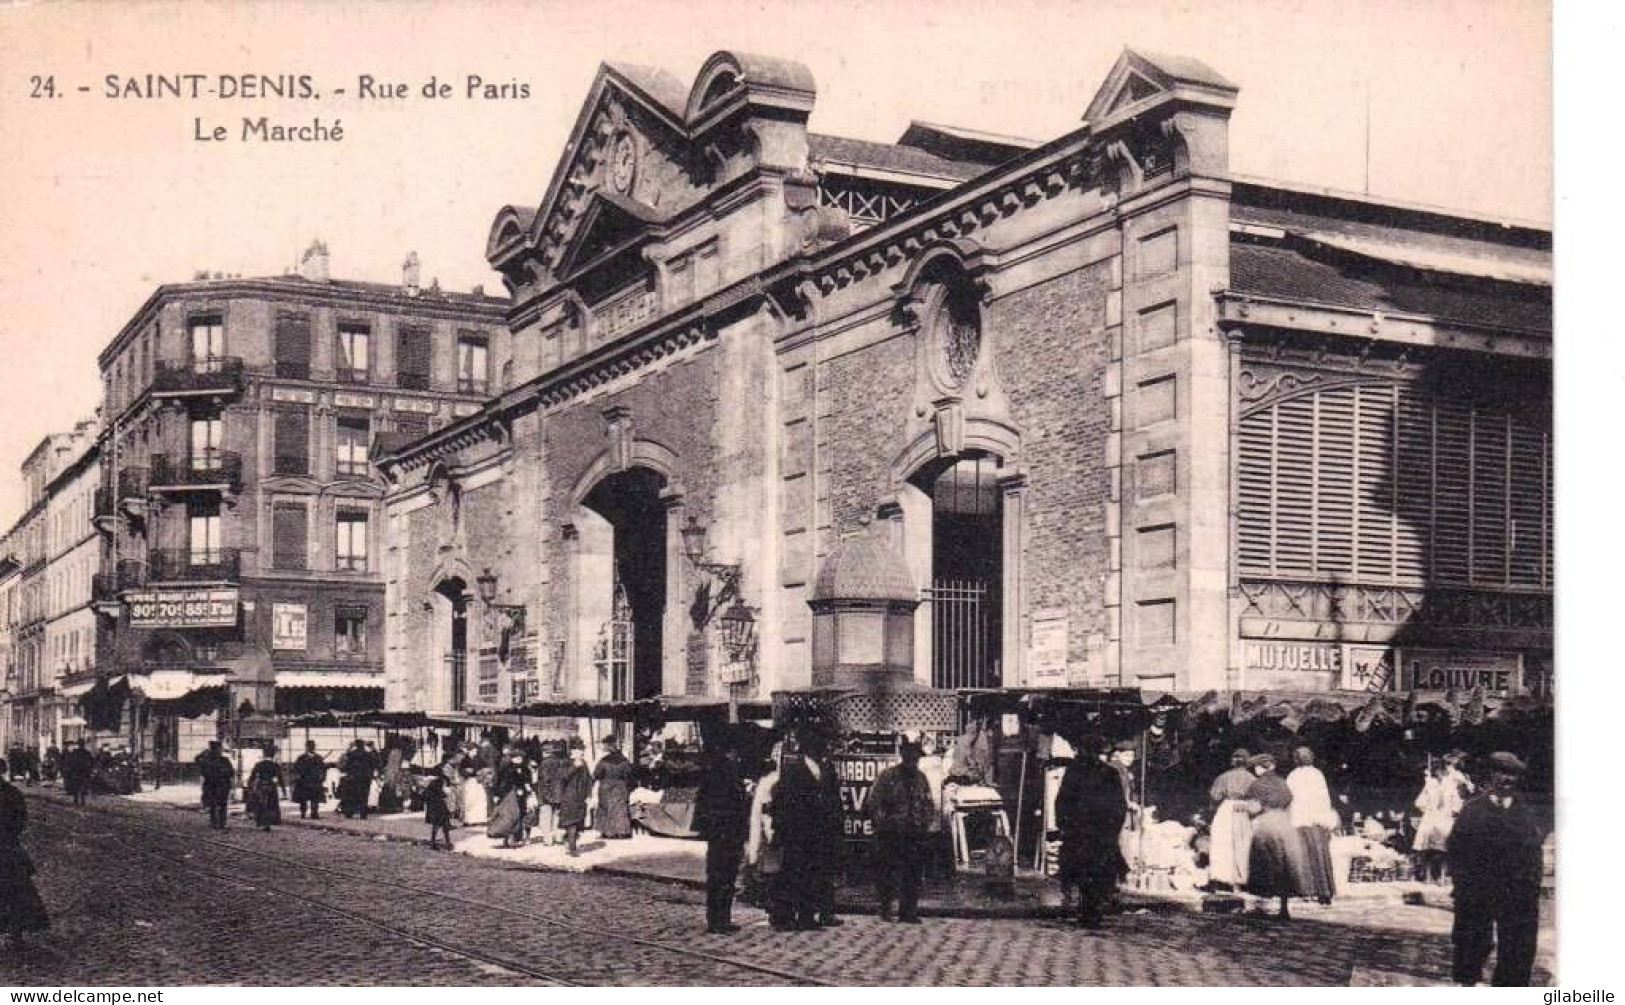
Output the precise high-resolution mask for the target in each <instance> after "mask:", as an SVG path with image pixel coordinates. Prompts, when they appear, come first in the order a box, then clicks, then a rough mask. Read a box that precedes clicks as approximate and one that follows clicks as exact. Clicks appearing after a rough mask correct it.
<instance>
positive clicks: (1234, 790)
mask: <svg viewBox="0 0 1625 1005" xmlns="http://www.w3.org/2000/svg"><path fill="white" fill-rule="evenodd" d="M1251 756H1252V755H1251V754H1249V753H1248V752H1247V751H1245V750H1237V751H1235V752H1234V753H1232V754H1231V755H1230V770H1229V771H1226V772H1225V773H1224V774H1222V775H1220V776H1219V777H1218V778H1216V779H1214V780H1213V787H1212V788H1211V789H1209V790H1208V799H1209V800H1210V801H1211V802H1212V803H1213V805H1214V807H1215V809H1214V811H1213V825H1212V827H1211V828H1210V829H1209V831H1208V841H1209V846H1208V853H1207V854H1208V879H1209V881H1210V882H1212V883H1214V884H1224V885H1226V886H1229V887H1233V888H1235V889H1238V890H1239V889H1241V888H1242V887H1243V886H1245V885H1247V856H1248V855H1249V854H1251V851H1252V844H1253V818H1252V816H1251V815H1249V814H1248V813H1247V811H1246V810H1245V809H1244V808H1242V807H1241V806H1240V805H1238V804H1239V803H1240V802H1241V801H1242V800H1244V799H1246V798H1247V789H1248V788H1249V787H1251V786H1252V783H1253V775H1252V772H1250V771H1248V770H1247V759H1248V758H1249V757H1251Z"/></svg>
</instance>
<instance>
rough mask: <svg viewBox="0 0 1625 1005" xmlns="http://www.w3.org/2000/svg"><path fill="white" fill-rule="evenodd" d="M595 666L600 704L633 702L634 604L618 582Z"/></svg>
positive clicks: (595, 651)
mask: <svg viewBox="0 0 1625 1005" xmlns="http://www.w3.org/2000/svg"><path fill="white" fill-rule="evenodd" d="M593 665H594V666H596V667H597V668H598V697H599V700H601V701H631V700H632V604H631V603H630V602H629V601H628V600H627V599H626V589H625V588H624V587H622V586H621V584H620V581H619V580H616V582H615V606H614V609H613V610H612V612H611V613H610V618H609V620H608V621H606V622H604V624H603V626H602V627H601V628H599V629H598V641H597V642H596V643H595V644H594V645H593Z"/></svg>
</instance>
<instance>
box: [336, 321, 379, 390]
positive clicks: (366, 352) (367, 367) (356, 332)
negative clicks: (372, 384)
mask: <svg viewBox="0 0 1625 1005" xmlns="http://www.w3.org/2000/svg"><path fill="white" fill-rule="evenodd" d="M338 360H339V363H338V379H339V380H342V381H349V382H350V383H352V384H365V383H366V382H367V377H368V375H369V374H370V373H371V372H372V332H371V330H370V329H368V328H367V326H366V325H359V324H344V325H339V351H338Z"/></svg>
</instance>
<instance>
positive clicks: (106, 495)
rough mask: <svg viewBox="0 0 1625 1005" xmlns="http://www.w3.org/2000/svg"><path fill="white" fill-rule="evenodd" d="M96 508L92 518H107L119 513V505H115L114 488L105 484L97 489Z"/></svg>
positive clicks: (93, 519)
mask: <svg viewBox="0 0 1625 1005" xmlns="http://www.w3.org/2000/svg"><path fill="white" fill-rule="evenodd" d="M95 506H96V508H95V510H94V511H92V513H91V520H92V521H96V520H106V519H110V518H111V517H114V516H117V515H118V507H117V506H116V505H114V495H113V488H112V486H110V485H103V486H102V487H101V488H99V489H97V490H96V503H95Z"/></svg>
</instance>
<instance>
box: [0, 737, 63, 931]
mask: <svg viewBox="0 0 1625 1005" xmlns="http://www.w3.org/2000/svg"><path fill="white" fill-rule="evenodd" d="M7 779H8V775H7V771H6V762H5V761H3V760H0V934H4V935H5V936H6V940H7V941H8V942H9V943H10V944H11V945H12V946H13V947H16V946H18V945H20V944H21V943H22V941H23V933H24V932H43V931H45V930H46V929H47V928H50V927H51V918H50V915H48V914H46V913H45V902H44V901H42V900H41V899H40V895H39V890H38V889H37V888H36V887H35V886H34V863H33V862H32V861H30V860H29V858H28V852H27V851H26V850H25V849H24V848H23V828H24V827H26V826H27V825H28V804H27V803H25V802H24V801H23V794H22V793H21V792H19V791H18V790H17V787H16V786H14V785H12V784H11V782H10V781H8V780H7Z"/></svg>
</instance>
